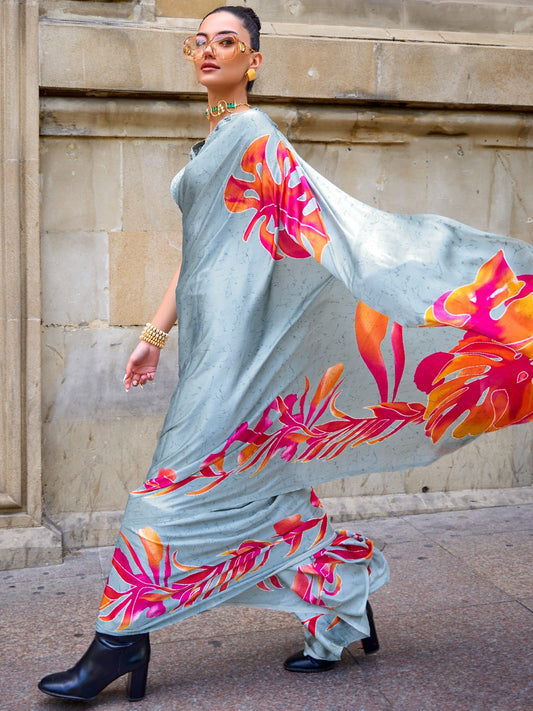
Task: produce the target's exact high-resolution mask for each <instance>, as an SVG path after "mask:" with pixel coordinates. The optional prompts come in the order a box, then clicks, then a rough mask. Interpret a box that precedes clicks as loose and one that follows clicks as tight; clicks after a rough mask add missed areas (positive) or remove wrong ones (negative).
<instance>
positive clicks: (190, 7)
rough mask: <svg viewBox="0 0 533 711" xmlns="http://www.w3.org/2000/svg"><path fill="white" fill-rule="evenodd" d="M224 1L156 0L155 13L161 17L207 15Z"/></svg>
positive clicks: (198, 16) (196, 16) (199, 16)
mask: <svg viewBox="0 0 533 711" xmlns="http://www.w3.org/2000/svg"><path fill="white" fill-rule="evenodd" d="M223 4H224V3H222V2H220V0H195V2H191V1H190V0H155V14H156V15H157V16H159V17H194V18H201V17H205V16H206V15H207V13H208V12H211V10H214V9H215V8H217V7H220V5H223Z"/></svg>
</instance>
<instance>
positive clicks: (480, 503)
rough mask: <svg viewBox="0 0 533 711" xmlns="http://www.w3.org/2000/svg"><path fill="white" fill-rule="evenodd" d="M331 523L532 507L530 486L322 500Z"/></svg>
mask: <svg viewBox="0 0 533 711" xmlns="http://www.w3.org/2000/svg"><path fill="white" fill-rule="evenodd" d="M321 501H322V504H323V505H324V507H325V509H326V511H327V512H328V516H329V518H330V520H331V521H333V522H342V521H353V520H358V519H365V518H375V517H385V516H393V515H394V516H407V515H409V514H417V513H438V512H439V511H465V510H468V509H481V508H489V507H494V506H516V505H517V504H531V503H533V486H523V487H516V488H509V489H467V490H464V491H446V492H435V493H427V494H385V495H382V496H354V497H348V496H343V497H329V498H328V497H321Z"/></svg>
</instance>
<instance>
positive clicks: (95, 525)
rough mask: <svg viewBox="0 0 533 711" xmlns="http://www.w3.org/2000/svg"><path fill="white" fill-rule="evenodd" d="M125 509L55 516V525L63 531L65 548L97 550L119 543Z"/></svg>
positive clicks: (78, 512) (77, 512)
mask: <svg viewBox="0 0 533 711" xmlns="http://www.w3.org/2000/svg"><path fill="white" fill-rule="evenodd" d="M123 515H124V507H123V506H122V505H121V508H120V509H119V510H117V511H87V512H81V511H76V512H71V513H60V514H54V516H53V523H54V525H55V526H56V527H57V528H58V529H59V530H60V531H61V536H62V538H63V546H64V547H65V548H66V549H67V550H68V549H73V548H96V547H100V546H114V545H115V544H116V542H117V538H118V533H119V530H120V524H121V523H122V518H123Z"/></svg>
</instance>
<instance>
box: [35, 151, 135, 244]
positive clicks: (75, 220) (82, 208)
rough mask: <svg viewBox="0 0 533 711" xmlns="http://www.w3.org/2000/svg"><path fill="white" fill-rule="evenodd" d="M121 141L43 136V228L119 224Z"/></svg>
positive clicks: (60, 229)
mask: <svg viewBox="0 0 533 711" xmlns="http://www.w3.org/2000/svg"><path fill="white" fill-rule="evenodd" d="M120 154H121V146H120V143H119V142H118V141H117V142H114V143H110V142H109V141H105V140H98V139H95V140H92V139H89V140H84V139H73V138H44V139H42V141H41V176H42V177H41V201H42V202H41V229H42V230H44V231H45V232H78V231H84V232H92V231H103V230H113V229H119V228H120V226H121V219H122V196H121V189H122V188H121V155H120Z"/></svg>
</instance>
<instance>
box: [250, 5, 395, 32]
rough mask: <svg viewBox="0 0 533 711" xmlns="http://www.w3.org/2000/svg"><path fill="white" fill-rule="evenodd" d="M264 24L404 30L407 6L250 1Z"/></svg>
mask: <svg viewBox="0 0 533 711" xmlns="http://www.w3.org/2000/svg"><path fill="white" fill-rule="evenodd" d="M247 5H248V6H249V7H251V8H253V9H254V10H255V11H256V12H257V14H258V15H259V17H260V18H261V21H265V22H266V21H268V22H301V23H308V24H314V25H320V24H327V25H379V26H385V27H400V26H401V21H402V6H403V2H391V1H390V0H358V2H356V3H354V2H353V0H335V2H334V3H332V2H329V1H328V0H248V2H247Z"/></svg>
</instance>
